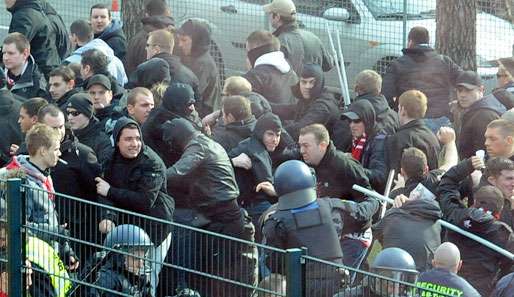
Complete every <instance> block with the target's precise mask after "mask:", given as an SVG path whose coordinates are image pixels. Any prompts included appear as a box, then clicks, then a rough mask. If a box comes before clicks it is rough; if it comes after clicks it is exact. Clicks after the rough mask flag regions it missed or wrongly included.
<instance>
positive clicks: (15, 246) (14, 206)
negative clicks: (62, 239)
mask: <svg viewBox="0 0 514 297" xmlns="http://www.w3.org/2000/svg"><path fill="white" fill-rule="evenodd" d="M22 205H23V203H22V196H21V179H19V178H15V179H9V180H7V223H8V228H7V239H8V246H7V258H8V262H7V271H8V275H9V276H8V282H9V289H8V290H9V297H22V296H24V292H25V289H24V288H23V278H22V270H21V268H22V266H23V241H22V234H21V227H22Z"/></svg>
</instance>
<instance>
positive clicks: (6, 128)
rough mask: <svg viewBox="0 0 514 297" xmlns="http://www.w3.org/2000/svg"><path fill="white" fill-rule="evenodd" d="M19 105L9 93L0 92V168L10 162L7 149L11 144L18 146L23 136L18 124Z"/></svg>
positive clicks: (5, 91)
mask: <svg viewBox="0 0 514 297" xmlns="http://www.w3.org/2000/svg"><path fill="white" fill-rule="evenodd" d="M20 106H21V103H20V102H19V101H18V100H16V99H15V98H14V96H13V95H12V94H11V92H9V91H7V90H0V135H2V137H1V138H0V166H1V167H3V166H4V165H5V164H7V162H9V161H10V159H11V156H10V153H9V149H10V147H11V144H13V143H14V144H17V145H19V144H20V143H21V142H22V140H23V134H22V133H21V130H20V125H19V124H18V117H19V114H20Z"/></svg>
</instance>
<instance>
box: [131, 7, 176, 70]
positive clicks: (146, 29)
mask: <svg viewBox="0 0 514 297" xmlns="http://www.w3.org/2000/svg"><path fill="white" fill-rule="evenodd" d="M141 23H142V24H143V28H142V29H141V30H140V31H139V32H137V34H136V35H135V36H134V37H132V38H131V39H130V40H129V42H128V46H127V56H126V59H125V70H126V71H127V73H128V74H129V75H130V74H131V73H132V72H134V71H135V70H136V68H137V65H139V64H141V63H143V62H144V61H146V41H147V39H148V33H150V32H152V31H155V30H158V29H166V28H168V27H170V26H174V25H175V20H174V19H173V18H172V17H169V16H164V15H156V16H148V17H144V18H142V19H141Z"/></svg>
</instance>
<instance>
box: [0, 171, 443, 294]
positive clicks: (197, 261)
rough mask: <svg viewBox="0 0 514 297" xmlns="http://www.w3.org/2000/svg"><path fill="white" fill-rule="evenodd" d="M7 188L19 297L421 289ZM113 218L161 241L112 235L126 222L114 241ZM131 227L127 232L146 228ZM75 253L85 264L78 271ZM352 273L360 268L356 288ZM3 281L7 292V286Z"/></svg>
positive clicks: (299, 255) (13, 280) (1, 258)
mask: <svg viewBox="0 0 514 297" xmlns="http://www.w3.org/2000/svg"><path fill="white" fill-rule="evenodd" d="M6 184H7V187H6V188H2V192H3V193H5V195H4V196H5V198H6V200H7V203H6V204H7V211H6V213H7V214H8V215H7V222H5V217H2V220H1V221H0V224H1V228H0V243H2V245H1V246H0V250H2V251H4V250H5V248H6V245H7V256H8V257H6V254H5V253H0V263H5V262H7V269H6V267H5V265H0V267H2V269H1V271H0V272H1V273H2V276H3V275H4V274H3V272H7V275H8V277H9V279H8V288H9V292H13V293H12V294H9V296H11V297H18V296H25V291H26V292H27V293H30V295H31V296H62V297H64V296H172V295H175V294H177V295H176V296H181V295H179V294H178V293H179V292H181V291H182V292H183V293H184V291H187V290H185V289H192V290H194V291H196V292H197V293H198V294H199V296H223V297H226V296H237V297H244V296H248V297H259V296H266V297H272V296H273V297H275V296H276V297H279V296H291V297H293V296H294V297H300V296H305V297H311V296H312V297H314V296H334V295H336V294H339V295H338V296H355V295H354V293H355V292H354V291H355V290H362V289H363V288H364V289H367V288H369V284H370V282H372V283H373V284H376V283H377V282H378V283H380V282H382V285H381V287H380V288H393V289H394V290H393V292H397V293H395V294H393V295H388V296H400V295H399V294H400V293H402V294H403V293H404V292H406V291H408V292H410V293H413V292H414V293H415V292H421V291H419V290H421V289H422V288H417V287H415V286H414V285H413V284H409V283H406V282H402V281H398V279H392V278H387V277H384V276H379V275H375V274H372V273H368V272H365V271H361V270H356V269H352V268H349V267H345V266H343V265H341V264H336V263H332V262H328V261H323V260H320V259H316V258H313V257H310V256H308V255H307V252H308V251H307V250H306V249H290V250H282V249H277V248H273V247H269V246H265V245H261V244H257V243H254V242H251V241H246V240H242V239H238V238H234V237H230V236H226V235H222V234H219V233H213V232H209V231H206V230H202V229H198V228H193V227H190V226H185V225H181V224H177V223H171V222H167V221H163V220H159V219H156V218H151V217H147V216H144V215H141V214H137V213H133V212H129V211H124V210H121V209H117V208H113V207H109V206H106V205H101V204H98V203H95V202H91V201H87V200H83V199H79V198H75V197H70V196H66V195H61V194H52V193H48V192H45V191H42V190H40V189H38V188H33V187H30V186H27V185H23V184H22V183H21V182H20V180H19V179H11V180H9V181H8V182H7V183H6ZM34 203H44V204H42V205H39V206H38V207H40V206H46V207H47V211H48V212H47V213H46V215H47V216H45V217H43V218H41V217H40V218H39V219H38V218H37V217H38V215H41V214H42V213H38V211H40V210H38V209H37V207H35V206H34ZM54 207H55V209H56V210H57V212H58V213H59V215H58V217H59V218H57V221H58V222H57V228H55V227H56V226H55V225H53V224H55V223H56V222H55V221H52V220H51V218H49V216H48V215H50V216H51V214H52V211H51V208H54ZM109 216H110V218H112V219H113V221H114V222H116V223H117V224H133V225H136V226H139V227H141V228H142V229H143V230H144V231H145V232H146V233H147V234H148V235H149V237H150V238H151V240H152V243H153V244H152V245H149V244H148V242H146V243H144V242H143V241H142V240H140V239H137V240H136V239H131V241H130V240H129V241H127V240H125V241H115V240H113V238H115V237H116V236H118V235H119V236H122V235H123V234H124V233H123V232H125V231H120V229H118V228H116V229H113V231H111V233H110V234H109V236H107V238H106V235H105V234H102V233H101V232H99V231H98V230H99V224H98V223H99V222H101V221H102V220H103V219H104V218H106V217H109ZM119 228H121V227H119ZM130 228H132V229H125V230H132V231H130V232H138V230H139V229H138V228H136V227H134V226H132V227H130ZM6 229H7V230H6ZM171 231H172V232H171ZM116 232H118V234H116ZM170 232H171V233H170ZM137 234H139V233H137ZM137 234H136V233H132V235H131V237H130V238H140V237H138V236H136V235H137ZM5 235H7V237H8V240H7V241H6V240H5ZM139 235H141V234H139ZM7 242H8V243H9V244H6V243H7ZM109 242H110V243H109ZM113 242H114V243H115V244H113ZM68 246H69V247H71V248H72V249H68V248H67V247H68ZM71 250H73V251H74V253H71V252H70V251H71ZM70 256H72V257H73V258H74V259H78V260H79V261H80V265H79V267H78V268H77V269H75V268H76V267H74V264H75V265H76V262H73V261H72V260H71V259H70ZM348 271H351V272H352V273H356V274H357V278H356V279H357V281H356V282H354V283H353V284H350V278H349V273H348ZM27 276H28V277H27ZM259 280H260V282H259ZM1 284H3V282H0V291H4V290H5V289H4V288H3V287H2V286H1ZM350 285H352V286H353V287H351V286H350ZM375 287H377V288H378V287H379V286H378V285H374V288H375ZM407 289H408V290H407ZM352 290H353V291H352ZM423 290H424V291H427V292H428V291H431V290H427V289H423ZM144 292H147V293H148V295H145V293H144ZM149 292H151V293H149ZM351 292H354V293H351ZM438 294H439V295H437V296H446V295H444V294H441V293H438ZM187 296H193V295H187ZM402 296H404V295H402ZM413 296H416V294H414V295H413ZM433 296H436V295H433Z"/></svg>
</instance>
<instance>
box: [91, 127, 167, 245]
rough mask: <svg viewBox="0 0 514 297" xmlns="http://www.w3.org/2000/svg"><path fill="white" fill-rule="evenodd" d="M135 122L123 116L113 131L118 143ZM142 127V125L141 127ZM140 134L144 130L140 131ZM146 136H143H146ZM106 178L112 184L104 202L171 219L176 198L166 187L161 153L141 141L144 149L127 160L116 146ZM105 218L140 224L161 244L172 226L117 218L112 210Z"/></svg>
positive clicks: (108, 163)
mask: <svg viewBox="0 0 514 297" xmlns="http://www.w3.org/2000/svg"><path fill="white" fill-rule="evenodd" d="M130 123H133V124H135V125H137V124H136V122H135V121H133V120H131V119H128V118H125V117H123V118H121V119H119V120H118V122H117V123H116V126H115V127H114V130H113V139H115V142H117V140H118V138H119V136H120V132H121V131H122V130H123V127H125V126H126V125H128V124H130ZM137 126H138V125H137ZM138 127H139V126H138ZM139 133H140V134H142V133H141V131H140V132H139ZM143 139H144V138H143ZM103 168H104V179H105V180H106V181H107V182H108V183H109V184H110V185H111V187H110V189H109V192H108V193H107V196H106V197H101V198H100V201H101V202H102V203H103V204H106V205H111V206H114V207H118V208H122V209H125V210H129V211H133V212H137V213H140V214H144V215H147V216H151V217H155V218H159V219H163V220H166V221H171V220H172V218H173V210H174V208H175V206H174V201H173V198H172V197H171V196H169V195H168V194H167V190H166V167H165V166H164V163H163V162H162V160H161V159H160V158H159V156H158V155H157V154H156V153H155V152H154V151H153V150H152V149H151V148H150V147H148V146H146V145H145V144H144V142H143V143H142V148H141V152H140V153H139V155H138V156H137V157H136V158H134V159H125V158H124V157H123V156H122V155H121V154H120V152H119V151H118V148H117V146H116V148H115V150H114V153H113V154H112V157H111V158H110V159H108V160H107V162H106V164H105V165H104V167H103ZM104 215H105V218H109V219H111V220H114V221H118V222H117V223H118V224H119V223H120V222H119V221H122V222H125V223H129V224H136V225H140V227H142V228H143V229H145V231H146V232H147V233H148V234H149V235H150V238H151V239H152V242H153V243H154V244H156V245H159V244H160V242H162V240H163V239H164V238H166V236H167V235H168V233H169V231H170V226H169V225H165V224H162V223H156V222H154V221H152V222H146V223H145V222H144V221H145V220H143V219H139V220H136V221H135V222H134V220H133V217H132V218H131V216H127V215H123V216H122V217H121V218H117V219H116V217H115V216H114V215H113V214H112V213H109V212H107V213H105V214H104Z"/></svg>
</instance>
